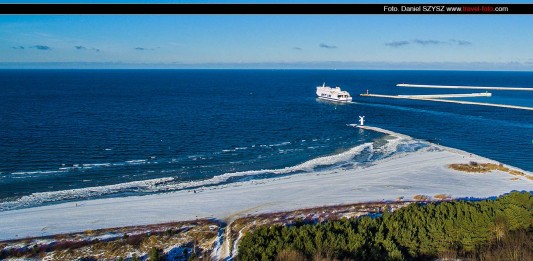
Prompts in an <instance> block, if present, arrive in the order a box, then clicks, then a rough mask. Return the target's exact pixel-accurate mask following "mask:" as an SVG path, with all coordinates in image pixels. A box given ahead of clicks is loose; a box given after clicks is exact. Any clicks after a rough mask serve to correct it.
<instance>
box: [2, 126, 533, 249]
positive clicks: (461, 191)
mask: <svg viewBox="0 0 533 261" xmlns="http://www.w3.org/2000/svg"><path fill="white" fill-rule="evenodd" d="M366 129H373V130H375V131H383V132H384V131H386V130H381V129H377V128H372V127H366ZM388 134H390V135H393V136H396V140H392V141H390V142H389V143H390V145H391V146H392V145H394V144H396V143H398V142H399V140H400V139H404V140H405V139H409V137H407V136H405V135H401V134H395V133H392V132H388ZM470 161H476V162H479V163H483V162H494V161H491V160H489V159H486V158H483V157H480V156H476V155H472V154H469V153H468V152H464V151H460V150H456V149H451V148H447V147H443V146H438V145H434V144H432V145H431V146H429V147H426V148H423V149H420V150H418V151H415V152H403V153H397V154H394V155H393V156H391V157H389V158H385V159H382V160H379V161H377V162H375V164H373V165H371V166H368V167H365V168H356V169H349V170H343V169H336V170H326V171H321V172H312V173H303V174H297V175H292V176H287V177H280V178H273V179H267V180H251V181H245V182H238V183H232V184H227V185H221V186H216V187H208V188H205V189H203V190H202V189H199V190H198V189H197V190H196V192H197V193H193V191H190V190H182V191H177V192H171V193H165V194H154V195H148V196H132V197H123V198H107V199H96V200H86V201H79V202H69V203H62V204H56V205H50V206H42V207H34V208H27V209H19V210H12V211H3V212H0V227H1V228H2V229H0V240H7V239H20V238H24V237H36V236H42V235H51V234H58V233H67V232H78V231H85V230H94V229H99V228H109V227H119V226H131V225H144V224H155V223H163V222H171V221H184V220H193V219H196V218H217V219H224V220H226V221H231V220H233V219H235V218H238V217H240V216H244V215H247V214H258V213H266V212H278V211H287V210H296V209H301V208H309V207H316V206H325V205H338V204H349V203H357V202H366V201H376V200H396V199H397V198H399V197H403V198H404V199H405V200H409V199H412V198H413V196H415V195H418V194H422V195H428V196H434V195H436V194H448V195H451V196H452V197H454V198H457V197H489V196H497V195H500V194H504V193H507V192H510V191H512V190H526V191H532V190H533V180H530V179H528V178H527V177H525V176H513V175H510V174H508V173H505V172H500V171H493V172H490V173H484V174H475V173H463V172H459V171H455V170H451V169H449V168H448V164H451V163H469V162H470ZM511 168H512V167H511ZM522 172H524V173H525V174H527V175H530V176H533V174H532V173H530V172H526V171H522ZM513 178H514V180H512V179H513ZM516 178H518V179H516Z"/></svg>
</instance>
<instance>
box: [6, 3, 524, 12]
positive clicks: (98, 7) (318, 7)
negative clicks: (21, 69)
mask: <svg viewBox="0 0 533 261" xmlns="http://www.w3.org/2000/svg"><path fill="white" fill-rule="evenodd" d="M0 10H1V11H0V14H533V4H0Z"/></svg>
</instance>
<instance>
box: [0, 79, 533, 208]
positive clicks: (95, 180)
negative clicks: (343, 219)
mask: <svg viewBox="0 0 533 261" xmlns="http://www.w3.org/2000/svg"><path fill="white" fill-rule="evenodd" d="M323 82H326V84H327V85H330V86H337V85H338V86H340V87H341V88H342V89H344V90H347V91H349V92H350V93H351V94H352V96H353V97H354V102H355V103H354V104H334V103H327V102H321V101H317V99H316V95H315V87H316V86H317V85H321V84H322V83H323ZM402 82H409V83H418V84H440V85H475V86H508V87H533V86H531V85H532V83H533V73H529V72H454V71H333V70H2V71H0V86H1V87H0V88H1V90H2V92H1V93H0V111H1V114H0V126H1V128H0V144H1V146H0V187H1V188H2V189H1V190H0V204H1V207H0V210H8V209H15V208H21V207H31V206H38V205H42V204H49V203H58V202H63V201H68V200H79V199H88V198H99V197H117V196H128V195H143V194H148V193H155V192H166V191H172V190H181V189H195V188H199V187H202V186H211V185H218V184H224V183H231V182H238V181H243V180H247V179H258V178H269V177H274V176H279V175H292V174H299V173H307V172H314V171H318V170H323V169H325V168H355V167H357V166H358V165H360V164H365V163H368V162H371V161H374V160H377V159H379V158H380V157H383V156H384V155H385V154H386V153H385V154H384V153H382V154H379V153H376V152H375V150H376V149H377V148H375V147H374V145H369V144H377V143H376V141H379V140H380V139H383V138H384V135H383V134H381V133H378V132H374V131H369V130H359V129H355V128H353V127H350V126H347V124H352V123H356V122H357V119H358V117H357V116H359V115H365V116H366V118H365V119H366V123H367V124H369V125H372V126H378V127H382V128H384V129H388V130H392V131H395V132H399V133H403V134H406V135H409V136H411V137H413V138H415V139H421V140H427V141H430V142H433V143H438V144H441V145H444V146H449V147H453V148H458V149H461V150H465V151H468V152H471V153H475V154H478V155H480V156H483V157H487V158H491V159H493V160H496V161H500V162H502V163H504V164H508V165H512V166H515V167H519V168H522V169H524V170H527V171H533V136H531V135H532V133H533V112H531V111H523V110H513V109H505V108H488V107H481V106H474V105H459V104H445V103H437V102H428V101H414V100H396V99H394V100H391V99H379V98H369V97H360V96H359V95H358V94H359V93H364V92H366V90H367V89H369V92H371V93H380V94H389V95H398V94H429V93H451V92H450V90H426V89H408V88H399V87H396V86H395V85H396V84H397V83H402ZM461 92H462V93H469V92H471V91H470V90H461V91H459V90H453V93H461ZM487 99H489V100H487ZM470 100H472V101H480V102H491V103H502V104H511V105H519V106H530V107H533V92H509V91H500V92H497V91H494V92H493V96H492V97H490V98H485V97H483V98H481V99H480V100H477V99H470ZM381 143H383V144H384V142H381ZM416 149H419V148H417V147H416V146H414V147H409V148H407V147H405V146H404V147H398V148H394V149H391V150H389V152H387V153H390V154H394V153H397V152H398V151H400V152H401V151H405V150H416ZM387 155H388V154H387ZM21 199H26V200H21Z"/></svg>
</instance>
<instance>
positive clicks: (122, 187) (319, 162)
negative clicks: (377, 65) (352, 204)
mask: <svg viewBox="0 0 533 261" xmlns="http://www.w3.org/2000/svg"><path fill="white" fill-rule="evenodd" d="M369 147H372V143H364V144H361V145H359V146H356V147H353V148H351V149H349V150H347V151H344V152H342V153H339V154H334V155H329V156H323V157H318V158H314V159H311V160H308V161H306V162H303V163H301V164H298V165H295V166H291V167H285V168H280V169H262V170H251V171H241V172H230V173H225V174H222V175H218V176H215V177H212V178H209V179H205V180H197V181H187V182H181V183H177V179H176V178H172V177H168V178H158V179H149V180H141V181H132V182H126V183H119V184H114V185H106V186H99V187H87V188H78V189H69V190H61V191H50V192H38V193H32V194H30V195H27V196H22V197H21V198H18V199H17V200H15V201H7V202H0V211H4V210H9V209H14V208H18V207H28V206H35V205H39V204H43V203H49V202H57V201H62V200H74V199H86V198H90V197H98V196H104V195H110V194H115V193H120V192H125V191H127V190H135V191H136V192H146V193H149V192H162V191H171V190H180V189H187V188H193V187H202V186H210V185H216V184H219V183H223V182H226V181H228V180H229V179H231V178H235V177H247V176H256V175H261V174H289V173H293V172H301V171H304V172H310V171H313V170H314V168H316V167H319V166H326V165H334V164H337V163H340V162H345V161H349V160H351V159H353V158H354V157H355V156H356V155H358V154H360V153H361V152H362V151H363V150H364V149H365V148H369ZM130 162H132V163H139V164H142V163H145V162H146V160H132V161H130Z"/></svg>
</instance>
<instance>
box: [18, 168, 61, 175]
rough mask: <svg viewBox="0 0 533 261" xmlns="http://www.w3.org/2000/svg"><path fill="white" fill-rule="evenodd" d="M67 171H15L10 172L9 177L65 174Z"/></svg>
mask: <svg viewBox="0 0 533 261" xmlns="http://www.w3.org/2000/svg"><path fill="white" fill-rule="evenodd" d="M67 171H68V170H66V169H63V168H60V169H59V170H36V171H17V172H12V173H11V175H35V174H54V173H62V172H67Z"/></svg>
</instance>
